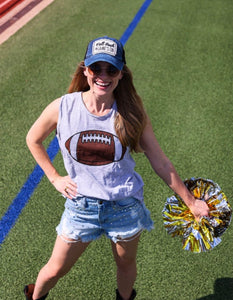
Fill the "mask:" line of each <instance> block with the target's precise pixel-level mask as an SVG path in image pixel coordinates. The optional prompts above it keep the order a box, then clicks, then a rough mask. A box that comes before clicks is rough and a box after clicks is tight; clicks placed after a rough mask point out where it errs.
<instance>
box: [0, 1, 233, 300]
mask: <svg viewBox="0 0 233 300" xmlns="http://www.w3.org/2000/svg"><path fill="white" fill-rule="evenodd" d="M143 2H144V1H143V0H127V1H126V0H108V1H107V0H99V1H94V0H79V1H77V0H66V1H64V0H55V1H54V2H53V3H52V4H51V5H50V6H49V7H48V8H47V9H45V10H44V11H42V12H41V13H40V14H39V15H38V16H36V17H35V18H34V19H33V20H32V21H31V22H29V23H28V24H27V25H26V26H25V27H23V28H22V29H21V30H20V31H18V32H17V33H16V34H15V35H14V36H13V37H11V38H10V39H9V40H8V41H6V42H5V43H4V44H2V45H1V46H0V57H1V60H0V64H1V68H0V99H1V101H0V106H1V129H0V130H1V150H0V151H1V183H0V188H1V200H0V217H2V216H3V215H4V213H5V211H6V210H7V208H8V206H9V205H10V203H11V201H12V200H13V199H14V198H15V196H16V195H17V193H18V192H19V190H20V189H21V187H22V185H23V184H24V182H25V180H26V179H27V177H28V175H29V174H30V173H31V172H32V170H33V168H34V166H35V162H34V160H33V158H32V156H31V155H30V153H29V151H28V149H27V147H26V144H25V136H26V134H27V131H28V129H29V128H30V126H31V125H32V123H33V122H34V121H35V119H36V118H37V117H38V115H39V114H40V112H41V111H42V109H43V108H44V107H45V106H46V105H47V104H48V103H49V102H50V101H52V100H53V99H55V98H57V97H59V96H61V95H62V94H64V93H66V91H67V88H68V85H69V82H70V79H71V75H72V73H73V72H74V70H75V68H76V64H77V63H78V62H79V61H80V60H82V59H83V56H84V53H85V49H86V44H87V42H88V41H89V40H90V39H92V38H95V37H98V36H102V35H110V36H113V37H116V38H120V37H121V36H122V34H123V33H124V31H125V29H126V28H127V27H128V25H129V23H130V22H131V21H132V19H133V17H134V16H135V14H136V13H137V11H138V10H139V8H140V7H141V5H142V3H143ZM232 15H233V2H232V0H163V1H162V0H154V1H153V2H152V4H151V5H150V7H149V8H148V10H147V12H146V13H145V15H144V16H143V18H142V20H141V22H140V23H139V25H138V26H137V28H136V29H135V31H134V32H133V35H132V36H131V37H130V39H129V40H128V41H127V43H126V45H125V50H126V59H127V64H128V66H129V67H130V68H131V69H132V71H133V73H134V82H135V85H136V88H137V90H138V92H139V94H140V95H141V96H142V97H143V99H144V103H145V106H146V109H147V111H148V114H149V115H150V118H151V120H152V123H153V126H154V130H155V133H156V136H157V138H158V140H159V142H160V144H161V146H162V148H163V149H164V151H165V153H166V154H167V155H168V157H169V158H170V159H171V160H172V162H173V163H174V165H175V167H176V168H177V171H178V173H179V174H180V176H181V178H183V179H185V178H189V177H192V176H194V177H199V176H201V177H204V178H210V179H212V180H214V181H215V182H217V183H218V184H219V185H220V186H221V187H222V189H223V191H224V192H225V194H226V195H227V197H228V199H229V202H230V203H231V205H232V206H233V200H232V197H233V187H232V163H233V122H232V120H233V97H232V92H233V88H232V82H233V68H232V65H233V31H232ZM52 138H53V136H51V137H50V139H52ZM135 160H136V163H137V171H138V172H139V173H140V174H141V175H142V177H143V179H144V182H145V202H146V205H147V207H148V208H149V209H150V210H151V214H152V218H153V220H154V222H155V229H154V230H153V231H152V232H150V233H144V234H142V238H141V243H140V245H139V251H138V278H137V281H136V285H135V287H136V289H137V291H138V297H137V299H138V300H163V299H164V300H232V299H233V263H232V262H233V242H232V234H233V225H231V226H230V228H229V229H228V230H227V231H226V233H225V234H224V235H223V238H222V243H221V244H220V245H219V246H217V247H216V248H214V249H213V250H212V251H210V252H209V253H202V254H193V253H190V252H187V251H184V250H182V249H181V247H182V245H181V241H180V240H179V239H175V238H171V237H170V236H168V235H167V234H166V232H165V229H164V227H163V222H162V213H161V211H162V209H163V206H164V203H165V201H166V198H167V197H168V196H170V195H171V194H172V192H171V191H170V190H169V189H168V187H167V186H166V185H165V184H164V183H163V182H162V181H161V180H160V179H159V178H158V177H157V176H156V175H155V174H154V173H153V171H152V169H151V167H150V165H149V163H148V162H147V160H146V158H145V157H144V156H143V155H142V154H138V155H136V156H135ZM54 163H55V165H56V167H57V169H58V170H59V171H60V172H61V173H62V174H65V173H64V168H63V163H62V160H61V156H60V154H58V155H57V157H56V159H55V162H54ZM63 204H64V199H63V197H61V196H59V195H58V193H57V192H56V191H55V190H54V189H53V187H52V186H51V184H50V183H49V182H48V180H47V179H46V178H43V180H42V181H41V183H40V184H39V186H38V187H37V189H36V190H35V192H34V194H33V196H32V197H31V199H30V201H29V203H28V205H27V206H26V207H25V208H24V210H23V212H22V214H21V215H20V217H19V219H18V221H17V223H16V225H15V226H14V228H13V229H12V230H11V232H10V234H9V235H8V237H7V238H6V240H5V241H4V243H3V244H2V247H1V249H0V282H1V284H0V300H19V299H24V296H23V294H22V289H23V287H24V285H25V284H27V283H31V282H34V281H35V279H36V276H37V273H38V271H39V269H40V268H41V267H42V266H43V264H45V263H46V261H47V259H48V258H49V256H50V254H51V251H52V247H53V243H54V240H55V238H56V232H55V227H56V225H57V224H58V222H59V219H60V216H61V213H62V211H63ZM115 271H116V269H115V264H114V262H113V258H112V254H111V249H110V243H109V241H108V240H106V239H105V238H101V239H100V240H98V241H97V242H94V243H92V244H91V245H90V247H89V248H88V250H87V251H86V252H85V253H84V255H83V256H82V257H81V258H80V260H79V261H78V263H77V264H76V265H75V267H74V268H73V269H72V270H71V272H70V273H69V274H68V275H67V276H66V277H64V278H63V279H62V280H61V281H60V282H59V283H58V284H57V286H56V287H55V288H54V289H53V290H52V291H51V293H50V295H49V297H48V299H54V300H57V299H61V300H66V299H72V300H111V299H114V297H115V294H114V293H115V288H116V280H115Z"/></svg>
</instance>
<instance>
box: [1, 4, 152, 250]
mask: <svg viewBox="0 0 233 300" xmlns="http://www.w3.org/2000/svg"><path fill="white" fill-rule="evenodd" d="M152 1H153V0H145V2H144V3H143V4H142V6H141V8H140V9H139V11H138V13H137V14H136V15H135V17H134V19H133V21H132V22H131V23H130V24H129V26H128V28H127V29H126V30H125V32H124V34H123V35H122V37H121V38H120V41H121V42H122V44H123V45H125V43H126V42H127V40H128V39H129V37H130V36H131V35H132V33H133V31H134V29H135V28H136V26H137V25H138V23H139V21H140V20H141V18H142V16H143V15H144V13H145V12H146V10H147V8H148V7H149V5H150V4H151V2H152ZM58 151H59V145H58V141H57V138H56V137H55V138H54V139H53V140H52V141H51V143H50V145H49V147H48V149H47V153H48V155H49V157H50V159H51V161H53V159H54V158H55V156H56V155H57V153H58ZM43 176H44V172H43V170H42V169H41V168H40V167H39V166H38V165H36V167H35V169H34V170H33V171H32V173H31V175H29V177H28V179H27V180H26V182H25V183H24V185H23V187H22V188H21V190H20V192H19V193H18V195H17V196H16V197H15V199H14V200H13V201H12V203H11V204H10V206H9V207H8V210H7V211H6V213H5V214H4V216H3V217H2V218H1V220H0V245H1V244H2V243H3V242H4V240H5V238H6V237H7V235H8V234H9V232H10V230H11V229H12V227H13V226H14V225H15V223H16V221H17V219H18V217H19V215H20V213H21V211H22V209H23V208H24V207H25V205H26V204H27V202H28V201H29V199H30V197H31V195H32V194H33V192H34V190H35V189H36V187H37V185H38V184H39V183H40V181H41V179H42V177H43Z"/></svg>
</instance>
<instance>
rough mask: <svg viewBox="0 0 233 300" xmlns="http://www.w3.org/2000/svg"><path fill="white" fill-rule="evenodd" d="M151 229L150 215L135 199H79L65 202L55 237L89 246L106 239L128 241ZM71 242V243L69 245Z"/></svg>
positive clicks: (140, 202)
mask: <svg viewBox="0 0 233 300" xmlns="http://www.w3.org/2000/svg"><path fill="white" fill-rule="evenodd" d="M144 229H146V230H148V231H150V230H151V229H153V221H152V220H151V217H150V212H149V210H148V209H147V208H146V206H145V204H144V202H142V201H140V200H137V199H135V198H126V199H123V200H117V201H106V200H99V199H96V198H87V197H78V198H76V199H73V200H70V199H67V200H66V203H65V211H64V213H63V215H62V218H61V222H60V224H59V225H58V226H57V228H56V230H57V234H58V235H59V236H60V237H61V238H63V240H65V241H66V242H78V241H82V242H84V243H85V242H90V241H92V240H96V239H98V238H99V237H101V236H102V235H106V236H107V237H108V238H110V239H111V240H112V241H113V242H115V243H117V242H118V241H129V240H130V239H132V238H134V237H135V236H137V235H138V234H140V233H141V231H142V230H144ZM70 240H72V241H70Z"/></svg>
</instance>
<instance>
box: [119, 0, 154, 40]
mask: <svg viewBox="0 0 233 300" xmlns="http://www.w3.org/2000/svg"><path fill="white" fill-rule="evenodd" d="M152 1H153V0H145V2H144V3H143V4H142V6H141V8H140V9H139V11H138V12H137V14H136V16H135V17H134V19H133V21H132V22H131V23H130V24H129V26H128V28H127V29H126V30H125V32H124V33H123V35H122V37H121V38H120V41H121V42H122V44H123V45H125V43H126V42H127V41H128V39H129V37H130V36H131V35H132V33H133V31H134V29H135V28H136V27H137V25H138V23H139V22H140V20H141V18H142V16H143V15H144V14H145V12H146V10H147V8H148V7H149V5H150V4H151V2H152Z"/></svg>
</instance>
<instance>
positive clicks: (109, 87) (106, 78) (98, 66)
mask: <svg viewBox="0 0 233 300" xmlns="http://www.w3.org/2000/svg"><path fill="white" fill-rule="evenodd" d="M84 75H85V76H86V77H87V82H88V84H89V86H90V90H91V91H92V92H94V93H95V94H96V95H98V96H101V95H106V94H112V93H113V91H114V90H115V88H116V87H117V85H118V82H119V80H120V79H121V78H122V76H123V75H122V72H121V71H120V70H118V69H117V68H115V67H114V66H113V65H111V64H109V63H107V62H103V61H99V62H96V63H94V64H92V65H90V66H89V67H86V68H85V70H84Z"/></svg>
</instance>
